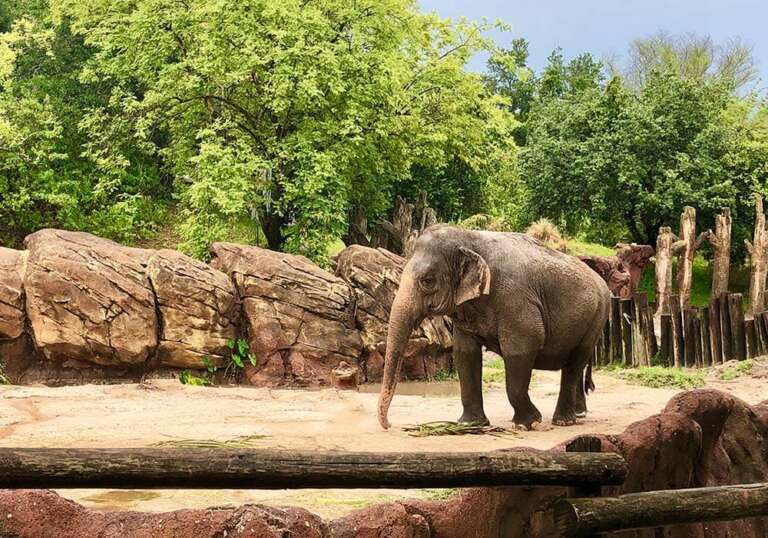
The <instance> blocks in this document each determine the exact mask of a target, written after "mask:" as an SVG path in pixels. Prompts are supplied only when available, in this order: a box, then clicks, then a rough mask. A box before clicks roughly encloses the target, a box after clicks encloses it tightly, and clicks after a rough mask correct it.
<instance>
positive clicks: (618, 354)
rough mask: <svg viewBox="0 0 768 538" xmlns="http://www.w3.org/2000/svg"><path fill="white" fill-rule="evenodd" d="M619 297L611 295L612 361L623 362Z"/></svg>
mask: <svg viewBox="0 0 768 538" xmlns="http://www.w3.org/2000/svg"><path fill="white" fill-rule="evenodd" d="M619 301H620V299H619V298H618V297H611V362H615V363H621V362H623V359H622V356H623V353H624V346H623V345H622V343H621V326H622V320H621V303H620V302H619Z"/></svg>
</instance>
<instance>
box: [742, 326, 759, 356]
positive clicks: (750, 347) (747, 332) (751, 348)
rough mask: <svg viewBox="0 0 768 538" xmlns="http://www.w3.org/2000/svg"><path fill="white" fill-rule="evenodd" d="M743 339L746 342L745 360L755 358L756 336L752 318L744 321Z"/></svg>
mask: <svg viewBox="0 0 768 538" xmlns="http://www.w3.org/2000/svg"><path fill="white" fill-rule="evenodd" d="M744 338H745V340H746V341H747V358H748V359H751V358H753V357H757V356H758V354H757V334H756V331H755V320H754V318H752V319H745V320H744Z"/></svg>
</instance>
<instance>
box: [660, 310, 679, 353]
mask: <svg viewBox="0 0 768 538" xmlns="http://www.w3.org/2000/svg"><path fill="white" fill-rule="evenodd" d="M659 330H660V331H661V344H660V347H659V362H660V363H661V365H662V366H670V365H672V364H674V362H675V359H674V356H675V350H674V346H673V343H672V316H671V315H670V314H662V315H661V327H660V329H659Z"/></svg>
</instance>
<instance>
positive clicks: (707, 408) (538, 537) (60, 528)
mask: <svg viewBox="0 0 768 538" xmlns="http://www.w3.org/2000/svg"><path fill="white" fill-rule="evenodd" d="M600 439H601V442H602V449H603V451H610V452H618V453H619V454H621V455H623V456H624V457H625V458H626V460H627V463H628V465H629V473H628V475H627V479H626V481H625V483H624V484H623V485H622V486H621V487H612V488H604V490H603V494H604V495H617V494H622V493H633V492H639V491H652V490H659V489H677V488H690V487H702V486H716V485H726V484H738V483H755V482H766V481H768V457H767V456H766V454H768V401H766V402H763V403H762V404H759V405H755V406H749V405H747V404H746V403H745V402H743V401H741V400H739V399H738V398H735V397H734V396H731V395H730V394H726V393H724V392H720V391H716V390H693V391H688V392H684V393H680V394H678V395H676V396H675V397H673V398H672V399H671V400H670V402H669V403H668V404H667V406H666V408H665V409H664V410H663V411H662V412H661V413H660V414H658V415H655V416H652V417H649V418H647V419H645V420H641V421H638V422H636V423H634V424H632V425H631V426H629V427H628V428H627V429H626V430H625V431H624V432H623V433H622V434H620V435H608V436H600ZM564 446H565V444H564V445H561V446H559V447H556V448H555V449H554V450H564ZM521 450H523V449H521ZM566 493H567V491H566V488H561V487H511V488H486V489H481V488H474V489H463V490H460V492H458V493H457V494H455V495H453V496H452V497H451V498H450V499H448V500H446V501H423V500H413V499H411V500H403V501H398V502H394V503H387V504H380V505H376V506H371V507H368V508H364V509H362V510H358V511H355V512H352V513H351V514H348V515H347V516H345V517H342V518H339V519H336V520H334V521H331V522H328V523H326V524H324V523H322V522H321V521H320V519H319V518H317V517H316V516H313V515H311V514H309V513H308V512H306V511H303V510H300V509H276V508H266V507H260V506H247V507H243V508H240V509H238V510H181V511H178V512H171V513H167V514H142V513H136V512H116V513H98V512H94V511H90V510H86V509H84V508H82V507H80V506H79V505H76V504H74V503H72V502H70V501H67V500H64V499H62V498H61V497H58V496H57V495H55V494H54V493H52V492H40V491H0V521H2V522H3V525H4V528H3V531H4V532H6V533H10V535H12V536H19V537H21V538H26V537H35V538H37V537H42V538H45V537H48V536H57V537H64V538H66V537H69V536H73V537H74V536H95V535H99V536H107V537H108V536H125V537H126V538H131V537H144V536H149V534H147V533H148V532H150V531H152V532H155V534H152V536H173V535H174V534H173V533H176V534H175V535H176V536H200V537H208V536H222V535H223V534H222V533H221V529H222V528H226V529H227V530H228V532H230V533H235V534H227V536H265V537H269V536H280V535H279V534H275V529H280V530H281V531H284V532H285V531H291V532H295V533H296V534H291V536H318V537H334V538H347V537H349V538H352V537H380V536H391V537H403V538H420V537H427V536H438V537H441V538H464V537H467V536H472V537H475V538H486V537H488V538H496V537H498V536H509V537H511V538H516V537H520V538H522V537H525V538H544V537H555V536H558V534H557V532H556V531H555V528H554V521H553V517H552V511H551V508H552V505H553V504H554V502H555V501H557V500H558V499H559V498H561V497H562V496H564V495H565V494H566ZM242 514H248V518H246V517H245V516H244V515H242ZM234 521H238V522H241V521H242V522H247V523H243V525H246V524H247V525H252V527H247V526H245V527H243V528H244V529H248V530H249V531H250V530H251V529H257V531H254V532H255V534H245V531H241V530H240V527H236V526H234V525H232V522H234ZM160 522H164V523H163V526H162V527H161V526H160ZM227 525H229V526H227ZM257 525H262V526H257ZM302 525H303V526H302ZM118 532H119V533H120V534H116V533H118ZM237 532H243V534H236V533H237ZM258 532H262V533H263V534H258ZM302 532H306V533H314V534H302ZM100 533H102V534H100ZM110 533H112V534H110ZM217 533H219V534H217ZM606 536H616V537H619V536H621V537H622V538H629V537H634V538H654V537H656V536H665V537H669V538H688V537H694V538H698V537H701V538H704V537H708V538H709V537H711V538H732V537H739V538H764V537H765V536H768V518H752V519H746V520H743V521H731V522H720V523H698V524H685V525H672V526H667V527H663V528H656V529H645V530H639V531H625V532H621V533H612V534H607V535H606Z"/></svg>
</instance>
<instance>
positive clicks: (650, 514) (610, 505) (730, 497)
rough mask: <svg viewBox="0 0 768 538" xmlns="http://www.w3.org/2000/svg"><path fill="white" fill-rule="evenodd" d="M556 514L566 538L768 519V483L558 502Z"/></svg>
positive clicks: (559, 526) (555, 509) (558, 524)
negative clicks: (680, 525) (704, 523)
mask: <svg viewBox="0 0 768 538" xmlns="http://www.w3.org/2000/svg"><path fill="white" fill-rule="evenodd" d="M554 513H555V524H556V525H557V528H558V530H559V531H560V533H561V534H563V535H565V536H590V535H596V534H599V533H602V532H609V531H618V530H630V529H640V528H644V527H661V526H663V525H675V524H679V523H698V522H706V521H729V520H734V519H743V518H748V517H758V516H768V484H741V485H737V486H718V487H708V488H695V489H673V490H663V491H650V492H647V493H631V494H628V495H622V496H620V497H601V498H586V499H561V500H560V501H558V502H557V503H556V504H555V507H554Z"/></svg>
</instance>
